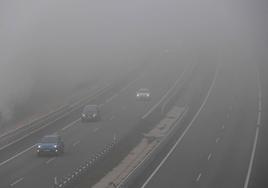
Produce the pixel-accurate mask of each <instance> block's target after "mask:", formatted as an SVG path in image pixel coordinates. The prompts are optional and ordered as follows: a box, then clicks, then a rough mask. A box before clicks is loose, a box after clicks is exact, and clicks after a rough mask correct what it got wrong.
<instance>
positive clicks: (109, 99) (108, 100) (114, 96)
mask: <svg viewBox="0 0 268 188" xmlns="http://www.w3.org/2000/svg"><path fill="white" fill-rule="evenodd" d="M116 97H118V93H115V94H114V95H113V96H111V97H110V98H108V99H106V101H105V102H106V103H109V102H111V101H112V100H113V99H115V98H116Z"/></svg>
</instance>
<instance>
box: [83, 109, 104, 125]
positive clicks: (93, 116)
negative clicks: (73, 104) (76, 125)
mask: <svg viewBox="0 0 268 188" xmlns="http://www.w3.org/2000/svg"><path fill="white" fill-rule="evenodd" d="M100 119H101V116H100V109H99V106H98V105H86V106H85V107H84V109H83V112H82V117H81V120H82V122H87V121H99V120H100Z"/></svg>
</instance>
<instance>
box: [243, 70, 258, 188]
mask: <svg viewBox="0 0 268 188" xmlns="http://www.w3.org/2000/svg"><path fill="white" fill-rule="evenodd" d="M257 73H258V92H259V104H260V102H261V101H262V88H261V82H260V74H259V71H257ZM260 124H261V111H259V112H258V118H257V125H260ZM259 132H260V127H259V126H257V128H256V132H255V137H254V143H253V148H252V152H251V156H250V161H249V166H248V171H247V176H246V180H245V183H244V188H248V184H249V180H250V176H251V171H252V167H253V163H254V159H255V153H256V148H257V143H258V138H259Z"/></svg>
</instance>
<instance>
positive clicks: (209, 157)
mask: <svg viewBox="0 0 268 188" xmlns="http://www.w3.org/2000/svg"><path fill="white" fill-rule="evenodd" d="M211 157H212V153H210V154H209V155H208V161H209V160H210V159H211Z"/></svg>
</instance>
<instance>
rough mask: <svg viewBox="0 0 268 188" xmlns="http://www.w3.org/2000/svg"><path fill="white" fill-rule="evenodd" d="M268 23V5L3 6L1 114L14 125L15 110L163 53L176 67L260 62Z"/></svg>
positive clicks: (143, 0) (200, 1) (177, 0)
mask: <svg viewBox="0 0 268 188" xmlns="http://www.w3.org/2000/svg"><path fill="white" fill-rule="evenodd" d="M266 18H267V3H266V2H265V0H263V1H261V0H259V1H250V0H244V1H243V0H234V1H232V0H229V1H215V0H135V1H129V0H109V1H105V0H89V1H83V0H75V1H71V0H57V1H55V0H46V1H41V0H26V1H18V0H17V1H16V0H13V1H10V0H1V1H0V41H1V43H0V67H1V68H0V89H1V92H0V111H1V112H2V113H3V114H4V116H5V117H6V118H11V117H12V116H15V115H16V114H14V108H15V106H18V105H26V104H29V103H31V100H32V99H33V98H37V99H38V100H39V99H40V100H41V99H42V98H47V100H49V99H50V98H51V97H52V98H53V96H54V95H55V94H57V96H64V95H70V91H72V90H71V89H72V88H74V87H75V86H76V85H78V84H81V83H85V82H90V81H91V80H98V79H107V80H109V79H110V78H112V77H115V76H117V75H118V74H119V73H122V72H124V71H127V70H129V69H131V68H132V67H136V66H139V64H142V63H145V62H147V63H155V62H154V61H155V60H156V59H157V58H154V57H153V56H157V54H159V53H161V52H162V51H163V50H165V49H172V51H173V52H174V53H178V54H182V56H181V58H180V59H178V63H183V61H184V60H185V59H187V58H189V57H188V56H195V54H199V53H211V55H212V54H213V53H216V51H217V50H220V51H222V52H223V53H229V52H230V51H233V50H234V51H235V50H237V51H245V52H252V54H253V52H254V57H257V56H258V55H257V54H258V53H257V52H258V51H259V49H262V51H263V52H264V51H265V50H263V49H266V50H267V47H268V45H267V42H268V40H267V36H268V32H267V30H268V28H267V27H268V26H267V24H265V23H266ZM263 52H262V54H264V53H263ZM233 54H235V53H233ZM158 63H159V62H158ZM162 64H163V66H165V62H162ZM44 101H46V100H44ZM25 103H26V104H25ZM38 105H42V104H38Z"/></svg>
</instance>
